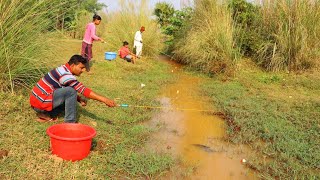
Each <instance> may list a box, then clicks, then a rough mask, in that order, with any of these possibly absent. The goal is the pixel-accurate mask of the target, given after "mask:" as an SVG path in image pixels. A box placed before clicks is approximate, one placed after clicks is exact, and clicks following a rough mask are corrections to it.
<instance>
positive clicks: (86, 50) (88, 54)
mask: <svg viewBox="0 0 320 180" xmlns="http://www.w3.org/2000/svg"><path fill="white" fill-rule="evenodd" d="M100 22H101V17H100V16H99V15H97V14H95V15H94V16H93V20H92V22H90V23H88V24H87V26H86V31H85V33H84V37H83V41H82V48H81V55H82V56H83V57H85V58H87V60H88V64H86V69H87V72H89V71H90V60H91V58H92V57H93V56H92V43H93V41H101V42H105V41H104V40H103V39H102V38H100V37H98V36H97V35H96V25H99V24H100Z"/></svg>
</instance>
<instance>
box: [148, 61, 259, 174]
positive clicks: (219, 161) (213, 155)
mask: <svg viewBox="0 0 320 180" xmlns="http://www.w3.org/2000/svg"><path fill="white" fill-rule="evenodd" d="M166 62H169V61H166ZM169 63H170V64H171V65H172V72H171V73H172V74H173V75H175V76H177V77H178V80H177V81H176V82H175V83H174V84H170V85H168V86H166V87H164V88H163V90H162V94H161V95H160V97H159V101H160V102H161V106H162V107H165V108H163V109H162V110H160V112H159V113H158V114H156V115H155V116H154V117H153V118H152V120H151V122H150V124H149V126H151V127H152V128H157V129H159V130H158V131H157V132H156V133H155V134H154V135H153V137H152V138H151V140H150V142H149V143H148V144H147V147H148V149H152V150H155V151H157V152H168V153H171V154H172V155H173V156H174V157H176V158H177V159H179V160H180V161H181V163H179V165H178V166H180V167H178V168H176V169H175V170H173V171H171V172H169V173H167V174H166V175H165V177H164V178H163V179H219V180H224V179H237V180H238V179H240V180H241V179H257V178H256V175H255V174H254V173H253V172H252V171H251V170H250V169H248V168H247V167H246V166H245V165H244V164H243V163H241V160H242V159H244V158H246V157H247V156H248V153H247V150H246V148H245V147H243V146H235V145H232V144H230V143H227V142H226V141H224V140H223V139H224V138H225V136H226V130H225V129H226V123H225V121H224V120H223V119H221V118H220V117H218V116H214V115H212V113H211V114H210V113H204V112H202V111H198V110H208V109H209V107H210V106H208V99H207V98H205V97H203V96H201V94H200V91H199V88H198V86H199V85H200V84H201V82H202V81H203V79H201V78H199V77H194V76H191V75H188V74H186V73H184V72H182V71H181V68H180V66H179V65H177V64H175V63H172V62H169ZM177 108H178V109H184V108H185V109H189V110H176V109H177ZM190 109H194V110H190ZM210 110H212V111H213V112H214V111H215V110H214V109H210ZM188 167H189V169H191V171H190V172H183V171H186V170H188Z"/></svg>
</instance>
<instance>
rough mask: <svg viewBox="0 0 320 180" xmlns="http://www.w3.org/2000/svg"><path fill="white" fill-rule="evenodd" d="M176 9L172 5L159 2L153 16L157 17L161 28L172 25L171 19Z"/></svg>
mask: <svg viewBox="0 0 320 180" xmlns="http://www.w3.org/2000/svg"><path fill="white" fill-rule="evenodd" d="M174 12H175V9H174V7H173V5H172V4H169V3H166V2H158V3H157V4H156V7H155V9H154V12H153V14H154V15H156V16H157V20H158V23H159V24H160V25H161V26H166V25H168V24H169V23H170V21H169V20H170V18H171V17H172V16H173V14H174Z"/></svg>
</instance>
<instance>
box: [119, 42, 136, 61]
mask: <svg viewBox="0 0 320 180" xmlns="http://www.w3.org/2000/svg"><path fill="white" fill-rule="evenodd" d="M119 56H120V57H121V58H122V59H124V60H126V61H127V62H132V63H133V64H134V63H135V62H136V55H135V54H133V53H132V52H131V51H130V50H129V43H128V42H127V41H124V42H123V46H122V47H121V48H120V49H119Z"/></svg>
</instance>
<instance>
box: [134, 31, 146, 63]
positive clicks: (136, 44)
mask: <svg viewBox="0 0 320 180" xmlns="http://www.w3.org/2000/svg"><path fill="white" fill-rule="evenodd" d="M144 31H145V27H144V26H141V28H140V30H139V31H137V32H136V34H135V35H134V44H133V47H134V48H136V56H137V58H140V57H141V53H142V33H143V32H144Z"/></svg>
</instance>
